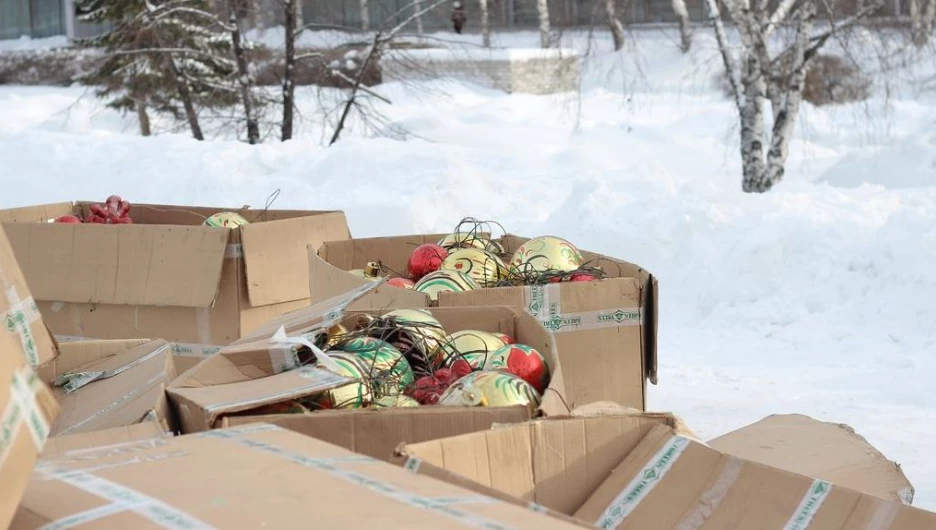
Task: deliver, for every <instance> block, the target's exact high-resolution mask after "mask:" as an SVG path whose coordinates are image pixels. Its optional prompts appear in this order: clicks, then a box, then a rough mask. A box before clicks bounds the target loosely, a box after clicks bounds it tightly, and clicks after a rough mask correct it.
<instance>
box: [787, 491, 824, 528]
mask: <svg viewBox="0 0 936 530" xmlns="http://www.w3.org/2000/svg"><path fill="white" fill-rule="evenodd" d="M831 491H832V484H830V483H828V482H826V481H824V480H814V481H813V483H812V485H810V486H809V489H808V490H806V495H804V496H803V499H802V500H801V501H800V503H799V506H797V507H796V511H794V512H793V516H792V517H790V520H789V521H787V524H785V525H784V526H783V530H805V529H806V528H809V524H810V523H811V522H812V520H813V517H815V516H816V513H817V512H818V511H819V508H821V507H822V503H823V502H825V500H826V497H828V496H829V492H831Z"/></svg>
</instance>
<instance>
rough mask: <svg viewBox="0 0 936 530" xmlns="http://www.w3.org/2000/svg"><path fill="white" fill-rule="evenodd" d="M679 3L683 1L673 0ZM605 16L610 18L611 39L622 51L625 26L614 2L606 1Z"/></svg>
mask: <svg viewBox="0 0 936 530" xmlns="http://www.w3.org/2000/svg"><path fill="white" fill-rule="evenodd" d="M673 1H674V2H679V1H681V0H673ZM604 5H605V14H606V15H607V16H608V25H609V26H610V28H611V38H613V39H614V49H615V50H620V49H621V48H623V47H624V26H623V25H622V24H621V21H620V20H619V19H618V17H617V12H616V10H615V9H614V0H604Z"/></svg>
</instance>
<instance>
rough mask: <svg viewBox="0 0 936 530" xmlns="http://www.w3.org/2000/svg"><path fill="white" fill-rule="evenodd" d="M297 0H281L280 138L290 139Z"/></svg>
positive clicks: (293, 100) (292, 110)
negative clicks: (282, 50)
mask: <svg viewBox="0 0 936 530" xmlns="http://www.w3.org/2000/svg"><path fill="white" fill-rule="evenodd" d="M298 1H299V0H283V15H284V16H283V19H284V22H285V24H284V25H285V33H284V34H285V36H286V42H285V48H286V53H285V67H284V72H283V123H282V125H281V127H280V140H282V141H284V142H285V141H286V140H291V139H292V136H293V116H294V115H295V113H296V104H295V99H296V97H295V95H296V81H295V77H294V76H295V72H296V18H297V16H298V14H297V12H296V4H297V2H298Z"/></svg>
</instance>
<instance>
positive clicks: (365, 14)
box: [361, 0, 370, 31]
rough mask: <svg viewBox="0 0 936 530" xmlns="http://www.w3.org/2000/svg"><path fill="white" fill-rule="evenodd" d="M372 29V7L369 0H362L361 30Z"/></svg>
mask: <svg viewBox="0 0 936 530" xmlns="http://www.w3.org/2000/svg"><path fill="white" fill-rule="evenodd" d="M369 29H370V7H369V6H368V5H367V0H361V30H363V31H367V30H369Z"/></svg>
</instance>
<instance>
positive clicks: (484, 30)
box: [479, 0, 491, 48]
mask: <svg viewBox="0 0 936 530" xmlns="http://www.w3.org/2000/svg"><path fill="white" fill-rule="evenodd" d="M479 3H480V7H481V42H482V44H483V45H484V47H485V48H490V47H491V13H490V10H489V9H488V0H480V1H479Z"/></svg>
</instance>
